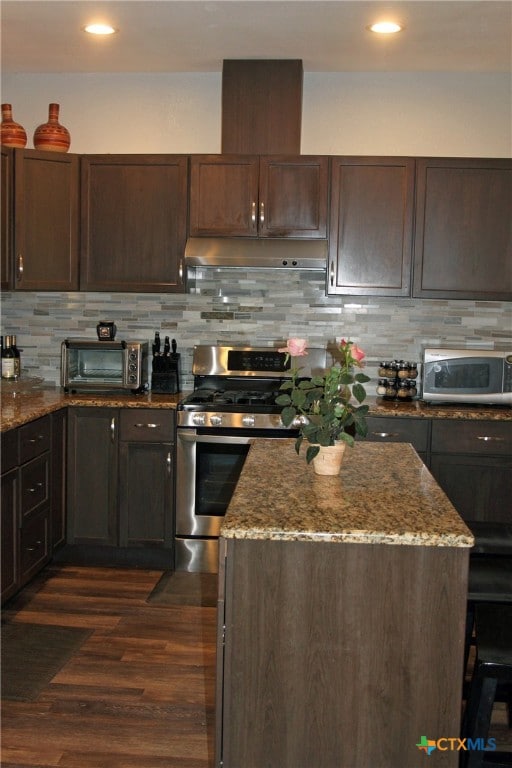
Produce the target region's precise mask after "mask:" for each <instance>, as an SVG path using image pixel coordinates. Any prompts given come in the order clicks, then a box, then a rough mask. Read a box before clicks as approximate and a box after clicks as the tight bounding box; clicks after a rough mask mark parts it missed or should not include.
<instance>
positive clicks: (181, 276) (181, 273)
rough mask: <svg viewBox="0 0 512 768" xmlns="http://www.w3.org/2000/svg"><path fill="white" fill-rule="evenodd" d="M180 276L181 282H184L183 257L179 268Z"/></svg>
mask: <svg viewBox="0 0 512 768" xmlns="http://www.w3.org/2000/svg"><path fill="white" fill-rule="evenodd" d="M178 276H179V278H180V283H182V282H183V259H180V266H179V269H178Z"/></svg>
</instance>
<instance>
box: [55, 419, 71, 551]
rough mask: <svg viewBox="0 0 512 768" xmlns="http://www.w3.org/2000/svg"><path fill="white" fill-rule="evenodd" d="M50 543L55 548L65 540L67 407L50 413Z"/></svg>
mask: <svg viewBox="0 0 512 768" xmlns="http://www.w3.org/2000/svg"><path fill="white" fill-rule="evenodd" d="M51 419H52V453H51V476H52V481H51V498H52V503H51V543H52V549H53V550H56V549H58V548H59V547H61V546H63V545H64V544H65V542H66V462H67V456H66V446H67V408H62V409H61V410H60V411H56V412H55V413H52V416H51Z"/></svg>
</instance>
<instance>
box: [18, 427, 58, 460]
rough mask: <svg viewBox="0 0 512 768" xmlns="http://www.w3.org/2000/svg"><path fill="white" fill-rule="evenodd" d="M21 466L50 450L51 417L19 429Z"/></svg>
mask: <svg viewBox="0 0 512 768" xmlns="http://www.w3.org/2000/svg"><path fill="white" fill-rule="evenodd" d="M18 431H19V436H20V438H19V440H20V464H24V463H25V462H26V461H30V459H33V458H35V456H39V454H41V453H44V452H45V451H49V450H50V443H51V421H50V417H49V416H43V418H42V419H36V420H35V421H31V422H30V424H25V425H24V426H23V427H20V428H19V430H18Z"/></svg>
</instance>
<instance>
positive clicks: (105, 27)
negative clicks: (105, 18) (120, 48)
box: [84, 24, 117, 35]
mask: <svg viewBox="0 0 512 768" xmlns="http://www.w3.org/2000/svg"><path fill="white" fill-rule="evenodd" d="M84 31H85V32H89V34H90V35H113V34H114V32H117V29H114V27H111V26H110V24H87V26H86V27H84Z"/></svg>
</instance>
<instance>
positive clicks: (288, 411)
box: [281, 406, 297, 427]
mask: <svg viewBox="0 0 512 768" xmlns="http://www.w3.org/2000/svg"><path fill="white" fill-rule="evenodd" d="M296 415H297V411H296V410H295V408H293V407H292V406H289V407H288V408H283V410H282V411H281V421H282V422H283V424H284V425H285V427H289V426H290V424H291V423H292V421H293V420H294V418H295V416H296Z"/></svg>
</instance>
